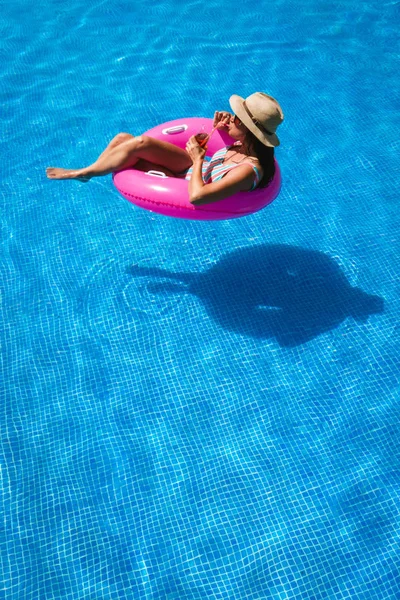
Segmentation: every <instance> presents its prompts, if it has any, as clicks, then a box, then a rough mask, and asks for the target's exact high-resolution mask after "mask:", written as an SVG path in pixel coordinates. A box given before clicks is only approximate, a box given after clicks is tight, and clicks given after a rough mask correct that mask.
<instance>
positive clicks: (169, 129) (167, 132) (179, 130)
mask: <svg viewBox="0 0 400 600" xmlns="http://www.w3.org/2000/svg"><path fill="white" fill-rule="evenodd" d="M187 128H188V126H187V125H185V124H184V123H182V125H174V127H167V128H166V129H163V130H162V133H163V134H164V135H174V134H175V133H182V132H183V131H186V129H187Z"/></svg>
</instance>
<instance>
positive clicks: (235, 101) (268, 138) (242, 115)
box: [229, 94, 280, 148]
mask: <svg viewBox="0 0 400 600" xmlns="http://www.w3.org/2000/svg"><path fill="white" fill-rule="evenodd" d="M229 104H230V105H231V108H232V110H233V112H234V113H235V115H237V116H238V117H239V119H240V120H241V121H242V123H243V125H244V126H245V127H247V129H248V130H249V131H251V133H252V134H253V135H255V136H256V138H257V139H258V140H260V142H261V143H262V144H264V146H269V147H270V148H276V146H279V144H280V141H279V138H278V136H277V135H276V133H273V134H272V135H269V134H267V133H264V132H263V131H261V130H260V129H258V127H257V125H256V124H255V123H253V121H252V120H251V119H250V117H249V115H248V114H247V112H246V109H245V108H244V106H243V104H244V98H242V97H241V96H237V95H236V94H233V96H231V97H230V98H229Z"/></svg>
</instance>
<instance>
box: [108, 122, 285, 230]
mask: <svg viewBox="0 0 400 600" xmlns="http://www.w3.org/2000/svg"><path fill="white" fill-rule="evenodd" d="M212 124H213V122H212V120H211V119H203V118H197V117H196V118H193V117H192V118H187V119H179V120H176V121H169V122H168V123H163V124H162V125H158V126H157V127H154V128H153V129H150V130H149V131H146V133H145V135H148V136H151V137H154V138H157V139H159V140H165V141H167V142H171V143H172V144H175V145H176V146H179V147H180V148H185V146H186V142H187V140H188V139H189V138H190V136H192V135H196V134H197V133H199V132H201V131H205V132H210V131H211V129H212ZM233 142H234V140H232V138H231V137H229V135H228V134H227V133H226V132H225V131H223V130H222V131H219V130H217V131H215V132H214V134H213V135H212V137H211V140H210V142H209V144H208V148H207V156H212V155H213V154H214V153H215V152H216V151H217V150H219V149H220V148H222V147H223V146H229V145H230V144H232V143H233ZM113 181H114V185H115V187H116V188H117V190H118V191H119V192H120V193H121V194H122V195H123V196H124V197H125V198H126V199H127V200H129V202H132V204H135V205H136V206H140V207H141V208H145V209H146V210H149V211H151V212H155V213H159V214H161V215H166V216H168V217H176V218H178V219H195V220H203V221H212V220H215V221H216V220H223V219H235V218H237V217H244V216H246V215H250V214H251V213H254V212H257V211H258V210H261V209H262V208H264V207H265V206H267V205H268V204H271V202H272V201H273V200H275V198H276V197H277V196H278V194H279V191H280V188H281V173H280V169H279V165H278V163H277V162H276V161H275V175H274V178H273V179H272V181H271V183H270V184H269V185H268V186H267V187H266V188H262V189H256V190H254V191H253V192H239V193H237V194H234V195H233V196H230V197H229V198H225V199H224V200H219V201H218V202H214V203H212V204H204V205H202V206H194V205H193V204H191V203H190V201H189V194H188V181H186V180H185V179H179V178H177V177H168V176H167V175H165V174H164V173H160V172H158V171H149V172H148V173H145V172H143V171H138V170H135V169H125V170H124V171H118V172H117V173H114V174H113Z"/></svg>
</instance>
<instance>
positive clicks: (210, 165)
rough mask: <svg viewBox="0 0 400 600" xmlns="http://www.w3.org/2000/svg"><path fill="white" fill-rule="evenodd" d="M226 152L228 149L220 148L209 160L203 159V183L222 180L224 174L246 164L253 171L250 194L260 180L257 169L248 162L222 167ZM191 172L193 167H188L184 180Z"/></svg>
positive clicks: (188, 178) (188, 177) (189, 176)
mask: <svg viewBox="0 0 400 600" xmlns="http://www.w3.org/2000/svg"><path fill="white" fill-rule="evenodd" d="M228 150H229V148H228V147H225V148H221V149H220V150H218V151H217V152H216V153H215V154H214V155H213V156H212V157H211V158H207V157H206V158H205V160H204V162H203V167H202V176H203V181H204V183H210V182H215V181H219V180H220V179H222V178H223V176H224V175H225V174H226V173H228V171H231V170H232V169H234V168H235V167H240V166H241V165H243V164H247V165H251V166H252V167H253V169H254V183H253V185H252V187H251V189H250V190H249V191H250V192H251V191H253V190H254V189H255V188H256V187H257V186H258V184H259V183H260V179H261V177H260V173H259V171H258V169H257V167H255V166H254V165H252V164H251V163H249V162H242V163H238V164H232V163H231V164H226V165H224V164H223V162H224V158H225V156H226V153H227V152H228ZM192 172H193V167H190V169H188V170H187V171H186V172H185V179H187V180H188V181H189V180H190V178H191V176H192Z"/></svg>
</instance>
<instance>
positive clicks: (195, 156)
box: [186, 135, 206, 163]
mask: <svg viewBox="0 0 400 600" xmlns="http://www.w3.org/2000/svg"><path fill="white" fill-rule="evenodd" d="M186 152H187V153H188V154H189V156H190V158H191V159H192V161H193V162H194V163H195V162H196V161H197V160H203V159H204V157H205V155H206V151H205V148H202V147H201V146H200V145H199V143H198V142H197V140H196V137H195V136H194V135H192V136H191V137H190V138H189V139H188V141H187V144H186Z"/></svg>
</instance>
